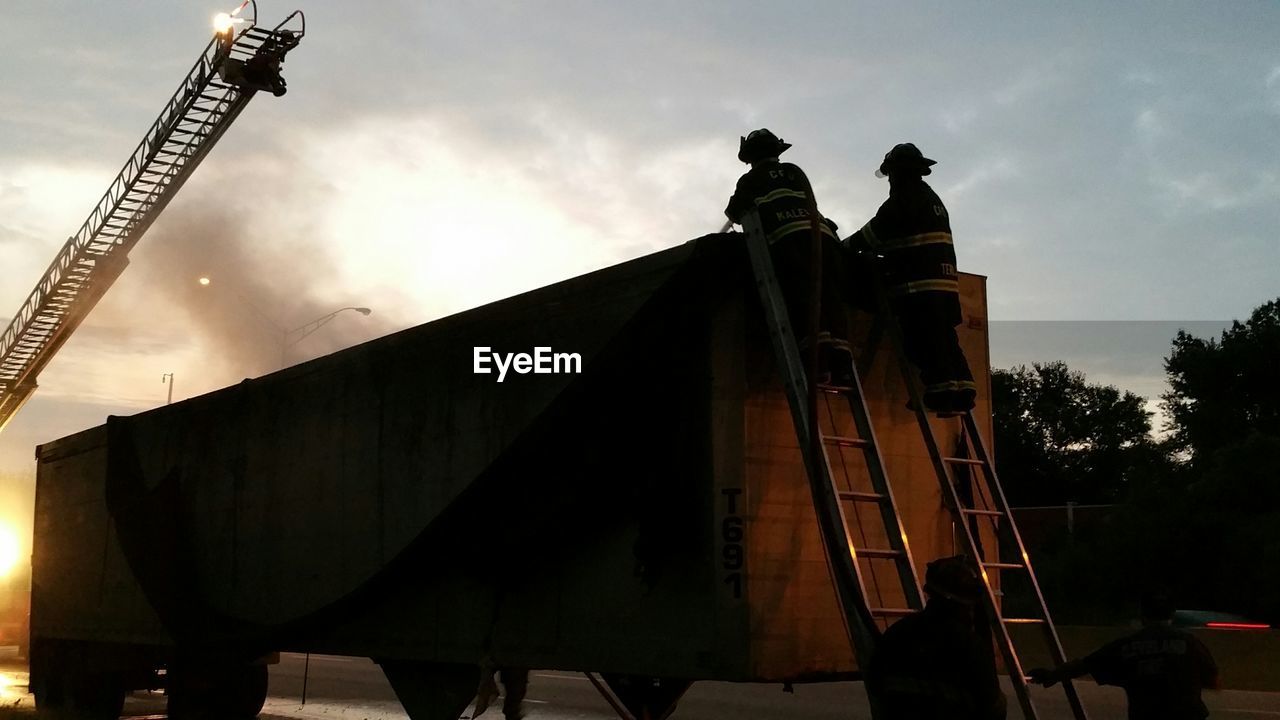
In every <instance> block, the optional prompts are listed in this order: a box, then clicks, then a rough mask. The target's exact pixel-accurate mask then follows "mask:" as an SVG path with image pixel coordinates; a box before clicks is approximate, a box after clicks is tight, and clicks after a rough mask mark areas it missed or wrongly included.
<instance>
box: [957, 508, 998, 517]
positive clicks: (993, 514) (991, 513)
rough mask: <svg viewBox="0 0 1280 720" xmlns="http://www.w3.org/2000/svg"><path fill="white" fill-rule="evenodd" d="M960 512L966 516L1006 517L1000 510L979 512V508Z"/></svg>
mask: <svg viewBox="0 0 1280 720" xmlns="http://www.w3.org/2000/svg"><path fill="white" fill-rule="evenodd" d="M960 512H962V513H964V514H965V515H989V516H991V517H1004V513H1002V512H1000V511H999V510H979V509H978V508H960Z"/></svg>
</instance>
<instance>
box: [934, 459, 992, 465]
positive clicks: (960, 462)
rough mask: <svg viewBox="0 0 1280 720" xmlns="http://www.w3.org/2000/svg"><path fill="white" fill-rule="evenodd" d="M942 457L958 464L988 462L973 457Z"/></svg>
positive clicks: (981, 463)
mask: <svg viewBox="0 0 1280 720" xmlns="http://www.w3.org/2000/svg"><path fill="white" fill-rule="evenodd" d="M942 459H943V460H945V461H947V462H949V463H954V464H956V465H985V464H986V463H984V462H982V461H981V460H974V459H973V458H962V457H944V458H942Z"/></svg>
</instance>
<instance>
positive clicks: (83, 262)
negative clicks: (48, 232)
mask: <svg viewBox="0 0 1280 720" xmlns="http://www.w3.org/2000/svg"><path fill="white" fill-rule="evenodd" d="M247 7H248V8H251V10H250V13H249V14H251V15H252V17H250V18H238V17H233V16H237V15H239V14H240V12H241V11H242V10H244V9H246V8H247ZM219 19H220V20H222V21H223V22H222V23H220V27H219V32H218V33H216V34H215V35H214V37H213V39H211V40H210V41H209V44H208V45H207V46H206V47H205V49H204V50H203V51H202V52H201V53H200V56H199V58H197V59H196V63H195V65H194V66H193V67H192V68H191V71H190V72H188V73H187V76H186V78H185V79H184V80H183V81H182V84H181V85H180V86H179V87H178V90H177V91H176V92H175V93H174V94H173V97H171V98H170V99H169V102H167V103H166V104H165V106H164V109H163V110H161V111H160V115H159V117H157V118H156V121H155V122H154V123H153V124H152V125H151V128H150V129H149V130H147V133H146V135H145V136H143V138H142V141H141V142H140V143H138V146H137V148H135V149H134V151H133V153H132V154H131V155H130V156H129V159H128V160H127V161H126V162H125V164H124V168H123V169H121V171H120V174H119V175H117V176H116V178H115V180H113V181H112V182H111V184H110V185H109V186H108V187H107V191H106V192H105V193H104V194H103V196H102V199H101V200H99V201H98V204H97V205H96V206H94V208H93V211H92V212H91V213H90V214H89V217H88V219H86V220H85V221H84V224H83V225H81V226H80V230H79V231H78V232H77V233H76V234H75V235H73V236H72V237H70V238H68V239H67V242H66V244H64V245H63V246H62V249H61V250H59V251H58V254H57V255H56V256H55V257H54V259H53V262H52V263H51V264H50V265H49V269H48V270H46V271H45V273H44V276H43V277H42V278H41V279H40V282H39V283H37V284H36V287H35V289H34V290H32V291H31V294H30V295H28V296H27V299H26V301H25V302H23V303H22V307H21V308H19V310H18V312H17V313H15V314H14V317H13V320H12V321H10V323H9V326H8V328H7V329H6V330H5V331H4V334H3V335H0V430H3V429H4V427H5V425H7V424H8V422H9V420H10V419H11V418H12V417H13V416H14V414H15V413H16V412H17V411H18V410H19V409H20V408H21V407H22V405H23V404H24V403H25V402H26V401H27V399H28V398H30V397H31V394H32V393H33V392H35V389H36V379H37V376H38V375H39V374H40V371H41V370H43V369H44V367H45V365H47V364H48V363H49V361H50V360H51V359H52V358H53V355H54V353H56V352H57V351H58V348H60V347H61V346H62V344H63V343H65V342H66V341H67V339H68V338H69V337H70V336H71V333H73V332H75V329H76V328H77V327H78V326H79V325H80V323H81V322H82V321H83V320H84V318H85V317H86V316H87V315H88V314H89V311H90V310H92V309H93V307H94V305H96V304H97V302H98V300H99V299H101V297H102V296H103V294H104V293H106V291H107V289H108V288H110V287H111V284H112V283H113V282H115V280H116V278H117V277H119V276H120V273H121V272H122V271H123V270H124V268H125V266H126V265H128V262H129V261H128V255H129V251H130V250H132V249H133V246H134V245H135V244H137V242H138V240H139V239H141V237H142V236H143V234H144V233H146V231H147V228H149V227H151V223H153V222H155V220H156V218H157V217H159V215H160V213H161V212H162V211H163V210H164V208H165V207H166V206H167V205H168V204H169V202H170V201H171V200H172V199H173V197H174V195H175V194H177V192H178V189H179V188H181V187H182V184H183V183H184V182H186V180H187V178H189V177H191V173H192V172H194V171H195V169H196V167H197V166H198V165H199V164H200V161H201V160H203V159H204V157H205V156H206V155H207V154H208V153H209V151H210V150H211V149H212V148H213V146H214V144H216V143H217V142H218V140H219V139H220V138H221V137H222V135H223V133H225V132H226V131H227V128H229V127H230V126H231V123H233V122H235V119H236V117H238V116H239V115H240V113H241V111H243V110H244V108H245V105H247V104H248V103H249V101H250V100H251V99H253V96H254V95H255V94H257V92H258V91H259V90H267V91H270V92H272V93H273V94H275V95H277V96H278V95H283V94H284V92H285V83H284V80H283V78H281V77H280V72H279V71H280V63H281V62H282V61H283V60H284V57H285V55H286V54H287V53H288V52H289V51H290V50H292V49H293V48H294V47H296V46H297V45H298V43H299V42H300V41H301V40H302V37H303V35H305V34H306V19H305V17H304V16H303V14H302V12H301V11H294V12H293V13H292V14H290V15H289V16H287V17H286V18H285V19H284V20H283V21H282V22H280V24H278V25H276V26H275V27H273V28H270V29H267V28H264V27H259V26H258V24H257V5H256V2H253V0H246V2H245V3H243V4H242V5H241V6H240V7H239V8H238V9H237V10H236V12H234V13H231V14H223V15H220V16H219Z"/></svg>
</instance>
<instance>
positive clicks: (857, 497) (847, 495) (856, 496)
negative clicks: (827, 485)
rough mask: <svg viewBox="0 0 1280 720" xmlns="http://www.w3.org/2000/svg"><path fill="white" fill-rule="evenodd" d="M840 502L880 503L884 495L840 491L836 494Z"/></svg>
mask: <svg viewBox="0 0 1280 720" xmlns="http://www.w3.org/2000/svg"><path fill="white" fill-rule="evenodd" d="M837 494H838V495H839V496H840V499H841V500H854V501H857V502H880V501H881V500H884V499H885V497H886V496H885V495H881V494H880V493H873V492H859V491H856V490H841V491H840V492H839V493H837Z"/></svg>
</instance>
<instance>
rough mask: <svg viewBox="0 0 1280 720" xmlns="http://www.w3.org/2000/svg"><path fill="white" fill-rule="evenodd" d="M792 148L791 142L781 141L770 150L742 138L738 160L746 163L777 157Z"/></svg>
mask: <svg viewBox="0 0 1280 720" xmlns="http://www.w3.org/2000/svg"><path fill="white" fill-rule="evenodd" d="M790 148H791V143H789V142H779V143H778V144H777V145H774V146H773V147H772V148H770V149H768V150H762V149H760V148H757V147H753V146H751V145H748V144H747V143H746V138H743V139H742V144H741V145H740V146H739V147H738V161H739V162H744V163H753V162H756V161H757V160H763V159H764V158H770V157H777V156H779V155H781V154H782V153H784V152H786V151H787V150H789V149H790Z"/></svg>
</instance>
